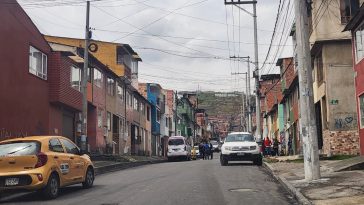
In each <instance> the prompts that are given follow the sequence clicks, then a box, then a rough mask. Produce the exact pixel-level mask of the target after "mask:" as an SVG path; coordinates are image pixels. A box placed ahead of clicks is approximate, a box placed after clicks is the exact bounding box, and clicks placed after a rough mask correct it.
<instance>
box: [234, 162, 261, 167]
mask: <svg viewBox="0 0 364 205" xmlns="http://www.w3.org/2000/svg"><path fill="white" fill-rule="evenodd" d="M228 166H256V165H254V164H253V163H250V162H229V164H228Z"/></svg>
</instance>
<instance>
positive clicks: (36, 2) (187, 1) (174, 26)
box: [19, 0, 294, 91]
mask: <svg viewBox="0 0 364 205" xmlns="http://www.w3.org/2000/svg"><path fill="white" fill-rule="evenodd" d="M19 1H20V3H21V5H22V6H23V8H24V9H25V10H26V12H27V13H28V15H29V16H30V17H31V19H32V20H33V21H34V23H35V24H36V25H37V26H38V28H39V29H40V31H41V32H42V33H44V34H47V35H54V36H66V37H76V38H84V26H85V5H86V4H85V3H84V2H85V0H53V1H50V0H19ZM80 2H81V3H80ZM285 2H290V1H285ZM292 2H293V1H292ZM278 4H279V1H278V0H258V4H257V16H258V29H259V30H258V43H259V61H260V65H261V64H262V62H263V61H264V60H265V57H266V54H267V50H268V47H269V44H270V41H271V37H272V33H273V30H274V24H275V19H276V15H277V9H278ZM291 4H292V3H291ZM286 6H287V8H289V7H292V6H291V5H290V4H289V3H287V4H286ZM242 7H243V8H245V9H246V10H248V11H250V12H252V6H251V5H242ZM282 13H283V12H282ZM287 13H288V15H287V16H288V17H286V19H285V18H283V17H281V19H280V23H281V27H279V26H278V28H277V34H276V40H275V42H274V43H273V46H272V48H271V50H272V54H271V55H270V56H269V59H268V60H267V62H268V64H267V65H266V66H265V67H264V69H263V70H262V71H261V74H266V73H268V72H269V73H275V72H278V70H277V69H276V68H275V66H274V65H273V64H272V63H275V62H276V59H277V58H278V57H288V56H291V51H292V46H291V45H292V42H291V39H290V38H287V37H286V36H288V34H287V33H286V31H287V32H288V31H289V27H291V25H292V22H293V18H294V16H293V10H290V11H289V10H288V11H287ZM239 16H240V18H239ZM282 16H283V15H282ZM226 22H227V23H228V26H227V24H226ZM239 25H240V26H239ZM90 26H91V27H92V28H93V29H94V30H93V39H95V40H101V41H112V42H119V43H127V44H130V45H131V46H132V48H133V49H134V50H135V51H136V52H138V54H139V55H140V56H141V58H142V59H143V62H141V63H140V64H139V80H140V81H141V82H156V83H160V84H161V85H162V86H163V87H164V88H168V89H174V90H197V89H198V88H199V89H200V90H214V91H242V90H244V89H245V79H244V78H245V76H244V75H240V76H237V75H234V76H232V75H231V73H232V72H246V71H247V63H245V62H234V61H231V60H229V56H234V55H235V56H250V57H251V58H252V59H254V45H253V18H252V17H251V16H249V14H247V13H245V12H244V11H240V9H239V8H237V7H233V6H230V5H227V6H225V5H224V1H223V0H92V1H91V12H90ZM279 28H281V29H279ZM227 33H228V34H229V35H228V34H227ZM239 34H240V35H239ZM282 34H283V36H282ZM286 34H287V35H286ZM281 36H282V37H281ZM279 40H280V41H279ZM234 42H235V43H234ZM239 42H240V46H239ZM278 45H285V46H281V47H279V48H284V49H280V50H277V48H278ZM276 50H277V52H276ZM273 51H274V52H273ZM275 53H277V54H275ZM269 63H270V64H269ZM253 68H254V65H251V70H252V71H253ZM251 85H252V86H253V85H254V80H253V79H252V81H251ZM252 90H253V89H252Z"/></svg>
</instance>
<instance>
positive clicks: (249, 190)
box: [229, 188, 256, 192]
mask: <svg viewBox="0 0 364 205" xmlns="http://www.w3.org/2000/svg"><path fill="white" fill-rule="evenodd" d="M229 191H231V192H256V190H254V189H248V188H240V189H229Z"/></svg>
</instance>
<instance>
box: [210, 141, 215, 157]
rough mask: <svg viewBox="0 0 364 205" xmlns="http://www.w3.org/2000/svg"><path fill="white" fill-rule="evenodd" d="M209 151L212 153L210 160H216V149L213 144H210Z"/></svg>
mask: <svg viewBox="0 0 364 205" xmlns="http://www.w3.org/2000/svg"><path fill="white" fill-rule="evenodd" d="M209 149H210V150H209V151H210V159H213V158H214V147H213V146H212V144H211V142H210V143H209Z"/></svg>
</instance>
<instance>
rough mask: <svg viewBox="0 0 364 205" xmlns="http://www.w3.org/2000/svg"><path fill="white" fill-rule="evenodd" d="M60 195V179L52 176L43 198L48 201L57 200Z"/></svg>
mask: <svg viewBox="0 0 364 205" xmlns="http://www.w3.org/2000/svg"><path fill="white" fill-rule="evenodd" d="M58 193H59V179H58V176H57V175H56V174H54V173H53V174H51V176H50V177H49V179H48V183H47V185H46V187H44V189H43V196H44V197H45V198H47V199H55V198H57V196H58Z"/></svg>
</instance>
